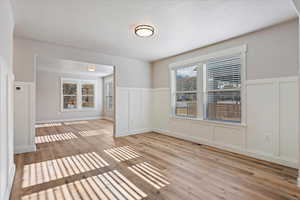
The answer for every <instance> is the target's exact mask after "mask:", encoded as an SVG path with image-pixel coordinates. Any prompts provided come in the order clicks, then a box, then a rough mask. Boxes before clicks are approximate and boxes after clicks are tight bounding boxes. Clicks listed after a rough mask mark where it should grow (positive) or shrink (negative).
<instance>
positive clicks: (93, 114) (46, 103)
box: [36, 70, 103, 123]
mask: <svg viewBox="0 0 300 200" xmlns="http://www.w3.org/2000/svg"><path fill="white" fill-rule="evenodd" d="M62 77H63V78H74V79H82V80H96V81H97V88H96V90H97V91H96V93H97V99H96V102H95V105H96V109H95V110H93V111H68V112H62V111H61V78H62ZM102 82H103V80H102V78H97V77H93V76H86V75H76V74H68V73H58V72H51V71H46V70H38V71H37V76H36V121H37V122H38V123H41V122H49V121H66V120H80V119H99V118H101V117H102V114H103V104H102V102H103V86H102Z"/></svg>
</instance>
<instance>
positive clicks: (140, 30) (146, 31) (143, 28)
mask: <svg viewBox="0 0 300 200" xmlns="http://www.w3.org/2000/svg"><path fill="white" fill-rule="evenodd" d="M134 32H135V34H136V35H137V36H139V37H142V38H146V37H151V36H152V35H153V34H154V28H153V27H152V26H150V25H138V26H137V27H135V29H134Z"/></svg>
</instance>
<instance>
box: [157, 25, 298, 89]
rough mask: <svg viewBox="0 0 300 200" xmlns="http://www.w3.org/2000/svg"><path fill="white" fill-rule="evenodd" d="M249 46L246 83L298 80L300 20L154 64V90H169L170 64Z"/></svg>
mask: <svg viewBox="0 0 300 200" xmlns="http://www.w3.org/2000/svg"><path fill="white" fill-rule="evenodd" d="M243 44H247V45H248V53H247V66H246V67H247V79H248V80H254V79H262V78H273V77H283V76H296V75H297V73H298V55H299V54H298V20H297V19H295V20H292V21H288V22H285V23H282V24H279V25H276V26H273V27H270V28H266V29H263V30H260V31H257V32H254V33H251V34H247V35H244V36H241V37H238V38H234V39H231V40H227V41H224V42H221V43H217V44H214V45H211V46H208V47H205V48H200V49H197V50H194V51H191V52H187V53H184V54H181V55H178V56H174V57H170V58H166V59H163V60H160V61H156V62H153V63H152V67H153V68H152V69H153V70H152V87H153V88H165V87H169V69H168V66H169V64H170V63H173V62H176V61H182V60H185V59H189V58H192V57H195V56H200V55H205V54H207V53H211V52H215V51H218V50H223V49H226V48H231V47H235V46H240V45H243Z"/></svg>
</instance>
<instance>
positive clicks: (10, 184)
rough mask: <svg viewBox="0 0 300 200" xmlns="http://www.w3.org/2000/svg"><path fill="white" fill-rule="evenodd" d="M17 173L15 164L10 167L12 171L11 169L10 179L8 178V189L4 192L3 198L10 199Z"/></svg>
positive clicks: (4, 199)
mask: <svg viewBox="0 0 300 200" xmlns="http://www.w3.org/2000/svg"><path fill="white" fill-rule="evenodd" d="M15 174H16V165H15V164H14V165H13V166H12V167H11V168H10V171H9V175H8V178H9V180H8V184H7V188H6V191H5V193H4V197H3V200H9V197H10V193H11V190H12V186H13V182H14V178H15Z"/></svg>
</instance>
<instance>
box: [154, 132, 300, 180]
mask: <svg viewBox="0 0 300 200" xmlns="http://www.w3.org/2000/svg"><path fill="white" fill-rule="evenodd" d="M152 131H153V132H155V133H160V134H163V135H167V136H171V137H175V138H179V139H182V140H187V141H190V142H195V143H198V144H203V145H207V146H211V147H215V148H219V149H223V150H226V151H230V152H233V153H238V154H241V155H245V156H249V157H253V158H256V159H259V160H265V161H269V162H273V163H277V164H281V165H285V166H288V167H292V168H298V162H297V161H294V160H285V159H282V158H280V157H278V156H274V155H271V154H265V153H263V152H256V151H249V150H243V149H240V148H239V147H237V146H235V145H230V144H224V143H218V142H213V141H210V140H205V139H199V138H196V137H192V136H187V135H184V134H183V133H175V132H171V131H168V130H163V129H156V128H154V129H153V130H152ZM298 183H299V179H298Z"/></svg>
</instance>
